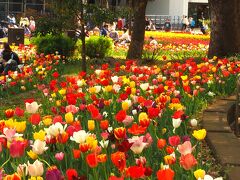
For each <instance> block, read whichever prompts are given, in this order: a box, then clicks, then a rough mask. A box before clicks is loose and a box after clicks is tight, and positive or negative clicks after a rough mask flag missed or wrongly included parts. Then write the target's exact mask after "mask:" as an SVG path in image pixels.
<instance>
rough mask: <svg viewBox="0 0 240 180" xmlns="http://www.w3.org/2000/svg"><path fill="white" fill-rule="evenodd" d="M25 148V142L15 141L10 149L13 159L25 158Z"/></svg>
mask: <svg viewBox="0 0 240 180" xmlns="http://www.w3.org/2000/svg"><path fill="white" fill-rule="evenodd" d="M25 148H26V143H24V142H23V141H16V140H13V141H12V143H11V145H10V148H9V152H10V156H12V157H13V158H18V157H21V156H23V155H24V151H25Z"/></svg>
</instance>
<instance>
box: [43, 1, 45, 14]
mask: <svg viewBox="0 0 240 180" xmlns="http://www.w3.org/2000/svg"><path fill="white" fill-rule="evenodd" d="M45 10H46V1H45V0H43V14H45Z"/></svg>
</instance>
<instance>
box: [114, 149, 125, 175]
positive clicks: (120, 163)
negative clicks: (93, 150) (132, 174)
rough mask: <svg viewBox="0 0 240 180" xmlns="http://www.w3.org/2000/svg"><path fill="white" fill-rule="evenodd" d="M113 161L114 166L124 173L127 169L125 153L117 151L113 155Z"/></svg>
mask: <svg viewBox="0 0 240 180" xmlns="http://www.w3.org/2000/svg"><path fill="white" fill-rule="evenodd" d="M111 160H112V162H113V164H114V165H115V166H116V167H117V168H118V170H119V171H123V170H124V169H125V167H126V156H125V153H123V152H120V151H117V152H115V153H113V154H111Z"/></svg>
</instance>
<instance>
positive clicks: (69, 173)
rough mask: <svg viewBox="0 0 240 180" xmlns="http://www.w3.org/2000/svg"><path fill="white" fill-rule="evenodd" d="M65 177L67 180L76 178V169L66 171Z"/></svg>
mask: <svg viewBox="0 0 240 180" xmlns="http://www.w3.org/2000/svg"><path fill="white" fill-rule="evenodd" d="M66 175H67V179H68V180H74V179H77V178H78V173H77V171H76V169H67V171H66Z"/></svg>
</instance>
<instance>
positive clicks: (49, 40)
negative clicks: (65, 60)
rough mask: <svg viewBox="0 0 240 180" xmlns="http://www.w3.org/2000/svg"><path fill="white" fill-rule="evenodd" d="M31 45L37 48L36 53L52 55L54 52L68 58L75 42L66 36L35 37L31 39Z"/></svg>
mask: <svg viewBox="0 0 240 180" xmlns="http://www.w3.org/2000/svg"><path fill="white" fill-rule="evenodd" d="M31 43H32V44H34V45H36V46H37V52H38V53H44V54H52V53H55V52H56V51H57V52H58V53H59V54H61V55H65V56H70V55H71V53H72V52H73V50H74V48H75V42H74V40H72V39H71V38H69V37H67V36H66V35H51V34H47V35H45V36H37V37H34V38H32V40H31Z"/></svg>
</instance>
